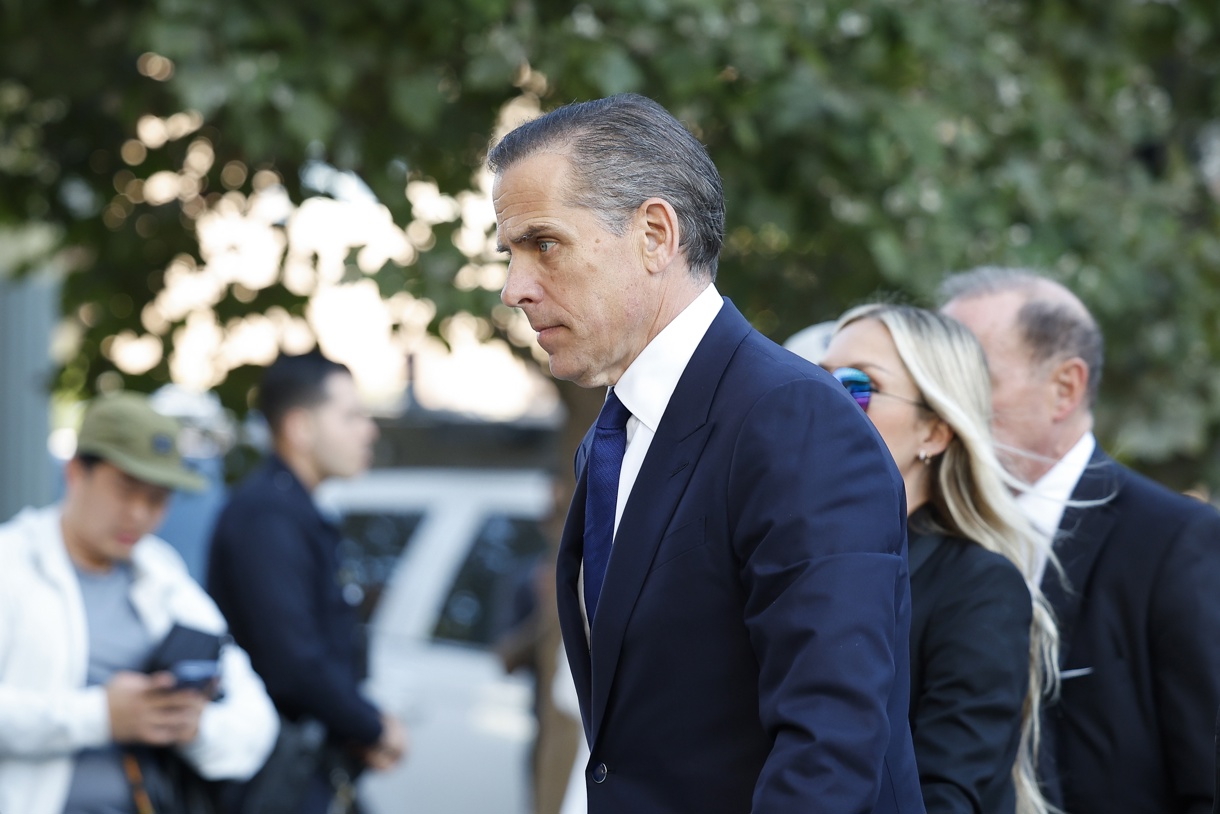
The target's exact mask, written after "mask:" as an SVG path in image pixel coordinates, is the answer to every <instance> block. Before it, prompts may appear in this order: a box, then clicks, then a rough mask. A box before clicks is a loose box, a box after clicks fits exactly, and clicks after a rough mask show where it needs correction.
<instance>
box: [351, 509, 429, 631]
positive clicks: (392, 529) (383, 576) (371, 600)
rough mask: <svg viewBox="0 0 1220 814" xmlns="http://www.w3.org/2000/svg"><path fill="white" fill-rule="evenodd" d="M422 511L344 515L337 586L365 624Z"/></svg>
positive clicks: (409, 539)
mask: <svg viewBox="0 0 1220 814" xmlns="http://www.w3.org/2000/svg"><path fill="white" fill-rule="evenodd" d="M422 519H423V513H422V512H352V513H351V514H347V515H344V517H343V521H342V524H341V528H342V530H343V542H342V543H340V545H339V584H340V585H342V586H343V596H344V598H345V599H346V600H347V601H348V603H349V604H351V605H356V606H358V607H359V608H360V618H361V621H364V622H367V621H368V620H369V618H370V617H371V616H372V615H373V611H374V610H375V609H376V608H377V602H378V601H379V600H380V599H381V592H382V591H383V590H384V589H385V584H386V582H387V581H389V579H390V575H391V574H392V573H393V571H394V566H395V565H397V563H398V560H399V558H400V557H402V553H403V552H404V551H406V549H407V545H408V544H409V543H410V542H411V538H412V537H413V536H414V535H415V530H416V529H417V528H418V527H419V523H420V520H422Z"/></svg>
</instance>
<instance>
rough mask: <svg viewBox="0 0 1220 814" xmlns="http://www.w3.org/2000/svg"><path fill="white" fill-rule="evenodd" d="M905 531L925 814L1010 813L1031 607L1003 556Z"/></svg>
mask: <svg viewBox="0 0 1220 814" xmlns="http://www.w3.org/2000/svg"><path fill="white" fill-rule="evenodd" d="M929 519H930V518H929V516H928V514H927V512H926V511H925V510H922V509H921V510H920V511H919V512H916V513H915V514H914V515H912V517H911V524H910V547H911V548H910V564H911V734H912V736H913V737H914V739H915V762H916V763H917V764H918V765H919V781H920V784H921V785H922V787H923V799H924V804H925V805H926V806H927V809H928V814H947V813H948V812H963V814H973V812H979V811H982V812H987V814H1013V812H1014V811H1016V802H1017V800H1016V787H1015V785H1014V784H1013V781H1012V767H1013V764H1014V763H1015V762H1016V759H1017V750H1018V748H1019V746H1020V743H1021V710H1022V707H1023V706H1024V704H1025V695H1026V693H1027V692H1028V690H1029V630H1030V622H1031V621H1032V618H1033V605H1032V603H1031V601H1030V597H1029V588H1027V587H1026V585H1025V577H1023V576H1022V575H1021V572H1020V571H1019V570H1018V569H1017V567H1016V566H1015V565H1013V564H1012V563H1011V562H1009V561H1008V560H1007V559H1006V558H1005V557H1003V556H1001V555H999V554H996V553H994V552H991V551H988V550H987V549H985V548H983V547H982V546H980V545H978V544H976V543H973V542H970V541H969V540H963V539H960V538H956V537H946V536H944V535H942V534H938V533H936V532H935V531H933V530H932V529H931V526H930V524H929Z"/></svg>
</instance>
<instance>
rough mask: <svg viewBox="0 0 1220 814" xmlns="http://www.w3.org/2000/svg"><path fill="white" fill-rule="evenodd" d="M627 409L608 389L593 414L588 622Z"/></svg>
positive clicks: (602, 565) (610, 520) (606, 550)
mask: <svg viewBox="0 0 1220 814" xmlns="http://www.w3.org/2000/svg"><path fill="white" fill-rule="evenodd" d="M630 417H631V411H630V410H628V409H627V408H626V407H624V406H623V403H622V402H621V401H619V400H618V396H616V395H614V390H611V391H610V395H609V397H607V398H606V403H605V404H603V405H602V411H601V414H600V415H598V417H597V427H596V429H594V431H593V443H592V445H591V446H590V448H589V466H588V478H587V483H588V493H587V494H586V495H585V609H586V610H587V611H588V613H589V624H590V625H592V624H593V614H594V613H596V612H597V598H598V597H599V596H601V592H602V581H603V580H605V578H606V565H607V564H608V563H609V562H610V546H611V544H612V543H613V542H614V513H615V509H616V508H617V506H618V478H619V473H620V472H622V470H623V452H624V451H626V449H627V419H628V418H630Z"/></svg>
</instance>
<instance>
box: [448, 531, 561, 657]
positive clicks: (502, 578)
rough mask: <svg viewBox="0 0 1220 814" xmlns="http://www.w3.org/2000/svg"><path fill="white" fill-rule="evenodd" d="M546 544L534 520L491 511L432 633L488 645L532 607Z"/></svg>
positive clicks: (464, 641) (520, 619) (451, 589)
mask: <svg viewBox="0 0 1220 814" xmlns="http://www.w3.org/2000/svg"><path fill="white" fill-rule="evenodd" d="M546 550H547V545H546V538H545V536H544V535H543V532H542V528H541V527H540V526H539V524H538V521H537V520H534V519H530V518H522V517H511V516H509V515H504V514H495V515H491V516H489V517H488V518H487V520H486V521H485V522H484V523H483V525H482V527H481V528H480V530H479V534H478V536H477V537H476V538H475V540H474V544H473V545H472V546H471V548H470V553H469V554H468V555H467V557H466V561H465V562H464V563H463V564H462V567H461V570H459V571H458V575H457V577H456V578H455V579H454V581H453V586H452V587H451V588H450V590H449V594H448V596H447V597H446V600H445V603H444V605H443V606H442V607H441V614H440V618H439V620H438V621H437V624H436V629H435V630H434V631H433V634H432V635H433V637H434V638H436V639H441V640H445V641H451V642H460V643H463V644H472V645H480V646H484V647H486V646H490V645H491V644H492V642H494V641H495V640H496V638H497V637H498V636H499V635H500V634H501V633H503V632H504V631H506V630H508V629H509V628H510V627H512V626H513V625H515V624H516V623H518V622H520V621H522V620H523V619H524V618H525V617H526V616H528V615H529V614H530V612H531V611H532V610H533V604H534V596H533V585H534V579H533V572H534V568H535V567H536V566H537V565H538V564H539V563H540V562H541V561H542V558H543V556H544V555H545V553H546Z"/></svg>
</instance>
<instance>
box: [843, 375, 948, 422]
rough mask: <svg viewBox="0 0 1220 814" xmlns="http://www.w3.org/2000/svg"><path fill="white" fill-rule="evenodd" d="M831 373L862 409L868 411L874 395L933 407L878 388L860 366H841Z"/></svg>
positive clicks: (925, 407)
mask: <svg viewBox="0 0 1220 814" xmlns="http://www.w3.org/2000/svg"><path fill="white" fill-rule="evenodd" d="M830 375H832V376H834V377H835V378H836V379H838V380H839V384H841V385H843V386H844V387H846V388H847V392H848V393H851V397H852V398H854V399H855V400H856V404H859V405H860V409H861V410H863V411H864V412H866V413H867V412H868V405H869V403H870V402H871V401H872V399H873V396H889V397H890V398H892V399H898V400H899V401H905V402H906V403H907V404H914V405H915V406H916V407H922V408H924V409H925V410H927V409H931V408H929V407H928V405H926V404H924V403H923V402H922V401H917V400H916V399H909V398H906V397H905V396H899V395H895V394H894V393H886V392H883V391H881V390H878V389H877V385H876V384H874V383H873V379H872V377H871V376H869V375H868V374H867V373H865V372H864V371H863V370H860V369H859V368H855V367H841V368H838V369H836V370H834V371H833V372H832V373H831V374H830Z"/></svg>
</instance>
